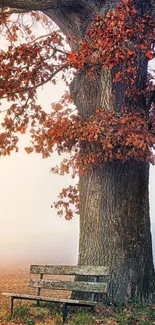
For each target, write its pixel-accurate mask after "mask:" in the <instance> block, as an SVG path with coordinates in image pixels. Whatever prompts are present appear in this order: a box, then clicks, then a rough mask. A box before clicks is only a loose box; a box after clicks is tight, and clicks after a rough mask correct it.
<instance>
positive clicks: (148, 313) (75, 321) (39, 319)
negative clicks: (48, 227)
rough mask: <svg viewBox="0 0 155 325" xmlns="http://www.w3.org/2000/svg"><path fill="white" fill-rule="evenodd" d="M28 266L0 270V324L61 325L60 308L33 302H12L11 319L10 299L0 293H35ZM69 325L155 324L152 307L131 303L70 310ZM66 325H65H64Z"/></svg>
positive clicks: (64, 294)
mask: <svg viewBox="0 0 155 325" xmlns="http://www.w3.org/2000/svg"><path fill="white" fill-rule="evenodd" d="M28 271H29V267H24V266H22V267H21V266H20V267H17V266H16V267H15V266H14V267H13V266H9V267H0V325H14V324H18V325H61V324H63V323H62V315H61V310H62V309H61V308H60V306H58V305H52V306H49V304H45V303H44V304H43V303H42V304H41V305H40V306H39V307H37V306H36V303H35V302H33V303H32V302H31V303H30V302H21V301H18V302H17V301H16V302H15V309H14V317H12V319H11V318H10V299H9V298H7V297H4V296H2V295H1V292H16V293H27V294H31V293H33V294H34V293H35V291H34V289H31V288H28V278H29V274H28ZM49 293H50V295H51V293H52V296H53V294H55V296H58V294H59V296H61V297H62V295H63V296H64V297H65V296H67V297H68V296H69V293H64V292H60V291H59V292H55V293H54V292H51V290H49V292H48V291H46V292H45V294H46V295H49ZM67 324H68V325H105V324H108V325H155V305H150V306H145V305H139V304H137V303H136V302H131V303H129V304H128V305H127V306H125V307H124V308H122V307H120V306H117V307H116V306H115V307H112V306H103V305H98V306H97V308H96V310H95V312H93V313H92V312H91V311H90V310H89V309H88V308H87V309H81V310H80V309H79V308H74V309H71V310H70V312H69V315H68V320H67ZM67 324H66V325H67Z"/></svg>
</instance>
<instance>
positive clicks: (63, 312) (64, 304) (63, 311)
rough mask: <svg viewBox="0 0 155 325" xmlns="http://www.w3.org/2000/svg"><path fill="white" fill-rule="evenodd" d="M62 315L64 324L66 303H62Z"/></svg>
mask: <svg viewBox="0 0 155 325" xmlns="http://www.w3.org/2000/svg"><path fill="white" fill-rule="evenodd" d="M62 314H63V322H65V320H66V317H67V304H66V303H63V307H62Z"/></svg>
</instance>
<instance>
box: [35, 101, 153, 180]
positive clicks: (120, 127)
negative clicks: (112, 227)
mask: <svg viewBox="0 0 155 325" xmlns="http://www.w3.org/2000/svg"><path fill="white" fill-rule="evenodd" d="M32 137H33V144H34V149H35V151H36V152H40V153H42V155H43V157H46V156H50V154H51V152H53V150H54V149H55V150H57V151H58V153H59V154H62V153H64V152H67V153H68V152H72V153H73V156H71V158H70V159H68V160H65V161H63V163H62V165H61V168H60V169H59V170H58V169H55V170H53V171H54V172H57V173H59V174H61V175H63V174H64V173H69V171H70V169H71V168H74V171H75V173H76V171H77V170H78V171H80V172H81V173H83V172H85V170H86V169H87V168H89V167H90V166H91V165H92V164H98V165H101V166H102V164H103V163H104V162H105V161H112V160H118V159H119V160H122V161H125V160H129V159H137V160H142V161H150V162H152V160H153V154H152V147H153V144H154V143H155V121H154V117H153V118H152V119H151V117H150V116H149V117H148V116H147V115H145V114H144V113H142V112H135V111H133V112H128V113H124V114H121V115H120V114H118V113H116V112H113V113H109V112H105V111H104V109H103V108H101V109H98V110H96V113H95V114H94V115H93V116H91V117H90V119H89V120H88V121H87V122H86V121H82V120H81V119H80V117H79V116H78V115H74V114H71V115H69V112H68V109H66V110H64V107H63V106H61V104H59V105H56V106H55V114H54V112H53V113H52V114H51V115H49V116H48V117H47V118H46V120H45V121H44V122H43V124H42V127H40V129H39V130H37V131H35V130H34V131H33V134H32ZM79 147H80V152H79Z"/></svg>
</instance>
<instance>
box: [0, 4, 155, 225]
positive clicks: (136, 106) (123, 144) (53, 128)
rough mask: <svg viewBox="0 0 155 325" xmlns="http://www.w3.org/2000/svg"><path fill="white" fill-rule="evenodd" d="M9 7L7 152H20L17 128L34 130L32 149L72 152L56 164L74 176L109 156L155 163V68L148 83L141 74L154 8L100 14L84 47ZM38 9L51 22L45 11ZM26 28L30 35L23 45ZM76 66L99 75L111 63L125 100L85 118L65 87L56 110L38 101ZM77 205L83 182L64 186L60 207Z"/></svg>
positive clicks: (4, 93) (149, 49) (3, 59)
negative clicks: (41, 90)
mask: <svg viewBox="0 0 155 325" xmlns="http://www.w3.org/2000/svg"><path fill="white" fill-rule="evenodd" d="M5 10H6V17H7V22H5V24H7V29H6V35H7V38H8V39H9V41H10V45H9V47H8V50H7V51H0V75H1V78H0V98H1V99H6V100H7V105H8V109H7V110H6V112H5V110H4V111H3V109H2V110H1V113H2V116H3V117H4V118H3V121H2V127H3V130H2V132H1V134H0V155H7V154H10V153H11V151H13V150H16V151H17V150H18V146H17V144H18V137H17V133H18V132H20V133H25V132H26V131H27V130H29V132H30V135H31V141H32V142H31V146H29V147H27V148H25V149H26V151H27V152H28V153H31V152H33V151H35V152H37V153H41V154H42V156H43V158H46V157H49V156H50V155H51V153H52V152H53V151H57V152H58V154H60V155H61V154H62V153H64V152H66V153H67V154H70V155H68V156H67V157H68V158H65V159H64V160H63V161H62V163H61V165H60V167H57V166H56V167H54V168H52V171H53V172H55V173H58V174H61V175H63V174H65V173H72V175H73V177H75V175H76V174H78V173H85V172H86V171H87V169H88V168H90V167H92V165H94V164H96V165H98V166H100V167H102V165H103V163H104V162H105V161H113V160H122V161H126V160H130V159H136V160H141V161H148V162H151V163H154V156H153V151H152V149H153V146H154V144H155V85H154V83H153V78H154V71H151V73H150V74H149V75H148V80H144V81H143V82H142V83H141V82H140V80H139V76H138V71H139V61H138V58H139V56H141V57H142V58H143V60H145V61H148V60H150V59H153V58H154V55H155V51H154V42H153V39H154V27H155V22H154V20H153V18H152V17H151V15H150V13H149V12H148V13H146V14H145V15H143V16H142V17H141V16H139V13H138V11H137V10H136V7H135V6H134V0H123V1H121V2H120V3H119V4H118V5H117V7H116V8H115V9H114V10H112V11H111V12H108V13H107V15H106V16H105V17H103V16H101V15H99V14H97V15H96V16H95V17H94V20H93V22H92V25H91V26H90V28H89V30H88V31H87V33H86V35H85V38H84V39H83V40H81V41H80V42H79V47H78V49H77V50H76V51H69V50H66V46H65V44H66V41H67V40H65V39H64V37H63V36H62V35H61V34H60V33H59V32H58V31H57V30H55V29H54V30H51V31H50V32H49V33H48V35H45V36H43V37H39V38H38V39H35V38H34V35H33V33H32V31H31V29H30V28H29V26H26V27H20V26H21V23H20V24H19V23H18V21H16V22H14V23H12V24H11V25H9V19H8V17H9V18H10V16H9V14H7V12H8V9H7V8H6V9H5ZM32 16H33V20H35V19H36V21H37V20H39V21H42V22H43V23H44V24H45V25H46V26H47V25H48V21H47V20H46V19H45V18H44V17H43V16H37V14H36V13H35V14H34V13H32ZM44 19H45V20H44ZM48 27H49V26H48ZM20 28H21V30H22V28H23V30H24V33H25V35H26V36H24V37H25V38H26V42H25V43H22V44H20V45H19V44H18V43H17V41H18V40H19V32H20ZM69 41H70V40H69ZM70 69H71V71H72V74H73V75H74V74H75V73H76V71H77V70H85V71H86V73H87V74H88V75H89V76H90V77H91V78H94V79H95V74H96V71H97V70H100V71H103V73H104V72H106V70H107V69H108V70H110V71H111V74H112V76H113V83H114V84H117V83H118V84H119V83H121V84H123V85H124V87H125V103H124V105H123V106H122V107H121V108H118V107H114V106H113V105H112V106H111V109H110V110H108V111H107V109H106V107H96V111H95V113H94V114H93V115H92V116H90V118H89V119H88V120H84V119H82V118H81V116H80V115H79V114H78V112H77V111H75V109H74V108H73V104H72V101H71V99H70V96H69V94H68V93H65V95H64V96H63V97H62V99H61V101H60V102H59V103H54V104H52V105H51V113H47V112H45V111H44V110H43V109H42V107H41V106H40V105H38V104H37V88H38V87H40V86H43V85H44V84H45V83H47V82H48V81H52V82H53V83H54V84H55V83H56V79H55V78H56V76H57V74H58V73H61V77H62V78H63V79H64V81H65V82H66V83H67V84H68V79H67V74H66V72H68V71H69V70H70ZM5 106H6V105H5ZM78 204H79V203H78V186H77V187H72V186H70V187H69V188H68V189H66V190H65V189H63V190H62V193H60V200H59V201H58V202H56V203H55V207H56V208H58V209H59V214H60V215H62V213H63V211H64V212H65V217H66V219H70V218H71V217H72V215H73V213H74V212H75V213H78V208H79V206H78ZM72 205H74V206H75V211H74V210H73V208H72ZM73 211H74V212H73Z"/></svg>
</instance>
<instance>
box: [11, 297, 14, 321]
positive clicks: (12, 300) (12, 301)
mask: <svg viewBox="0 0 155 325" xmlns="http://www.w3.org/2000/svg"><path fill="white" fill-rule="evenodd" d="M13 303H14V297H11V317H12V315H13Z"/></svg>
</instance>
